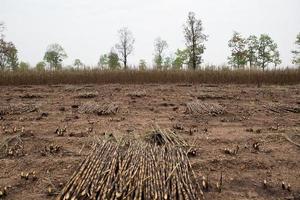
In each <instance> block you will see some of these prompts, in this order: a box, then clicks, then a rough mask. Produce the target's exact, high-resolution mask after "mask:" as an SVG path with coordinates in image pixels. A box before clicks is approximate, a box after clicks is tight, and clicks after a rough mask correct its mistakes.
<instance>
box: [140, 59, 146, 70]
mask: <svg viewBox="0 0 300 200" xmlns="http://www.w3.org/2000/svg"><path fill="white" fill-rule="evenodd" d="M146 69H147V63H146V61H145V60H144V59H141V60H140V62H139V70H146Z"/></svg>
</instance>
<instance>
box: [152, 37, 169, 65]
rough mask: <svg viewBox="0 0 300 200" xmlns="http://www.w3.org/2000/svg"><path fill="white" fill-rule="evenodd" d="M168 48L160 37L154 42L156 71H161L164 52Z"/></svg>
mask: <svg viewBox="0 0 300 200" xmlns="http://www.w3.org/2000/svg"><path fill="white" fill-rule="evenodd" d="M167 48H168V43H167V42H166V41H165V40H162V39H161V38H160V37H159V38H156V39H155V41H154V52H155V55H154V63H155V67H156V68H157V69H162V64H163V62H164V51H165V50H166V49H167Z"/></svg>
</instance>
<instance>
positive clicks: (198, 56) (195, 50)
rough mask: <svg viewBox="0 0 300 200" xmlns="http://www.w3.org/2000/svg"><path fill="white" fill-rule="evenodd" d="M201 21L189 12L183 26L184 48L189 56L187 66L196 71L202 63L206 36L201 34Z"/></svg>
mask: <svg viewBox="0 0 300 200" xmlns="http://www.w3.org/2000/svg"><path fill="white" fill-rule="evenodd" d="M202 31H203V26H202V21H201V20H198V19H196V17H195V13H193V12H190V13H189V14H188V19H187V21H186V25H184V36H185V40H186V43H185V44H186V47H187V51H188V56H189V62H188V64H189V66H190V67H192V69H194V70H195V69H196V68H197V67H198V66H199V65H200V64H201V63H202V54H203V53H204V50H205V46H204V44H203V43H204V41H206V40H207V37H208V36H207V35H205V34H203V33H202Z"/></svg>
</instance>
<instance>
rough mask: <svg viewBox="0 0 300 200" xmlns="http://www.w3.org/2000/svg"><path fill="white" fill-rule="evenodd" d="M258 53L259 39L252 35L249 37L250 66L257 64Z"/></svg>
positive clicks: (248, 57)
mask: <svg viewBox="0 0 300 200" xmlns="http://www.w3.org/2000/svg"><path fill="white" fill-rule="evenodd" d="M257 54H258V39H257V37H256V36H255V35H250V36H249V37H248V38H247V60H248V62H249V65H250V68H252V67H254V66H255V65H257Z"/></svg>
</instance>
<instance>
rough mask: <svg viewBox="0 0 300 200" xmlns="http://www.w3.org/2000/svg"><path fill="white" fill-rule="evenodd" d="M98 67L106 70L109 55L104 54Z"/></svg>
mask: <svg viewBox="0 0 300 200" xmlns="http://www.w3.org/2000/svg"><path fill="white" fill-rule="evenodd" d="M98 67H100V68H101V69H106V68H107V67H108V56H107V54H103V55H101V56H100V59H99V62H98Z"/></svg>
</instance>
